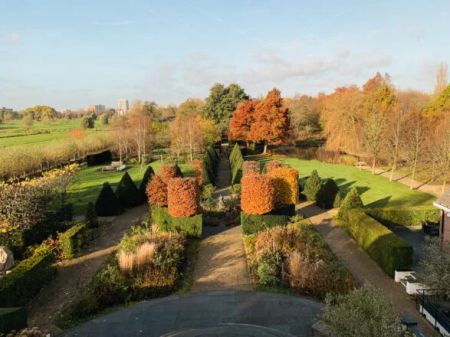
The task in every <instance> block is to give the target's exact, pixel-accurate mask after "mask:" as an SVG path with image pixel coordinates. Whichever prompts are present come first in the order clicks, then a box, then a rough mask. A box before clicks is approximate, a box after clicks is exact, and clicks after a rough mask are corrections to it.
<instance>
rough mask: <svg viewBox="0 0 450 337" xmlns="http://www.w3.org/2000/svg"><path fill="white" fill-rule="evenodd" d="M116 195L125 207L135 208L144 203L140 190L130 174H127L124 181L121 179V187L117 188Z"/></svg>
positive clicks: (123, 178)
mask: <svg viewBox="0 0 450 337" xmlns="http://www.w3.org/2000/svg"><path fill="white" fill-rule="evenodd" d="M116 195H117V197H118V198H119V201H120V203H121V204H122V205H123V206H124V207H133V206H136V205H139V204H140V203H141V202H142V197H141V195H140V193H139V190H138V189H137V187H136V185H135V184H134V182H133V180H132V179H131V177H130V175H129V174H128V172H125V173H124V175H123V176H122V179H120V182H119V185H117V188H116Z"/></svg>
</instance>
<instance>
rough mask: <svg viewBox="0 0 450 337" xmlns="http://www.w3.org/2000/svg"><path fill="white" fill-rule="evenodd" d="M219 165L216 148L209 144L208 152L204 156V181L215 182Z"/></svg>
mask: <svg viewBox="0 0 450 337" xmlns="http://www.w3.org/2000/svg"><path fill="white" fill-rule="evenodd" d="M218 165H219V156H218V155H217V152H216V150H214V148H213V147H212V146H209V147H208V148H207V149H206V153H205V155H204V157H203V172H202V176H203V181H204V183H206V184H208V183H211V184H215V182H216V174H217V167H218Z"/></svg>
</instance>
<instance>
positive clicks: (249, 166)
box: [242, 160, 260, 176]
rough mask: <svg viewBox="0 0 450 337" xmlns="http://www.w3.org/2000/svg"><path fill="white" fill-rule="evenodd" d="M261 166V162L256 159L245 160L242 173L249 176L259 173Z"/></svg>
mask: <svg viewBox="0 0 450 337" xmlns="http://www.w3.org/2000/svg"><path fill="white" fill-rule="evenodd" d="M259 172H260V167H259V162H257V161H255V160H248V161H244V163H243V164H242V175H244V176H247V175H249V174H259Z"/></svg>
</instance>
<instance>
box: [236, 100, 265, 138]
mask: <svg viewBox="0 0 450 337" xmlns="http://www.w3.org/2000/svg"><path fill="white" fill-rule="evenodd" d="M258 103H259V101H257V100H248V101H244V102H242V103H239V104H238V106H237V108H236V110H235V111H234V112H233V115H232V116H231V120H230V138H231V139H232V140H244V141H246V142H247V143H248V141H249V138H248V134H249V132H250V128H251V126H252V124H253V123H254V121H255V108H256V106H257V105H258Z"/></svg>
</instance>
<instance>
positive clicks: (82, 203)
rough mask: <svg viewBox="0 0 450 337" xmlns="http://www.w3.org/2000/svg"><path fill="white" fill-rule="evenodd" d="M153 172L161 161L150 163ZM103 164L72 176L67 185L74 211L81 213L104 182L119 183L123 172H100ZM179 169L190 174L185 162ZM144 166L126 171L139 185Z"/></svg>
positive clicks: (94, 197) (185, 173) (134, 166)
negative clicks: (70, 181)
mask: <svg viewBox="0 0 450 337" xmlns="http://www.w3.org/2000/svg"><path fill="white" fill-rule="evenodd" d="M150 165H151V166H152V167H153V170H155V172H156V171H157V170H158V168H159V167H160V166H161V162H159V161H158V162H153V163H151V164H150ZM103 166H104V165H100V166H92V167H85V168H82V169H81V170H79V171H78V172H77V173H76V174H75V177H74V182H73V183H72V185H71V186H70V187H69V191H68V194H69V202H71V203H72V204H73V206H74V212H75V214H78V215H83V214H84V212H85V209H86V205H87V204H88V203H89V202H95V200H96V199H97V196H98V194H99V193H100V190H101V188H102V185H103V183H104V182H106V181H107V182H109V183H110V184H111V186H113V188H114V187H115V186H116V185H117V184H118V183H119V181H120V179H121V178H122V175H123V174H124V172H102V171H100V169H101V168H102V167H103ZM179 166H180V169H181V171H182V172H183V174H184V175H191V174H192V172H191V171H190V167H189V166H188V165H186V164H180V165H179ZM145 168H146V167H145V166H144V167H143V168H141V166H140V165H130V168H129V169H128V170H127V172H128V173H129V174H130V176H131V178H132V179H133V181H134V182H135V184H136V186H137V187H139V184H140V183H141V180H142V176H143V175H144V172H145Z"/></svg>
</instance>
